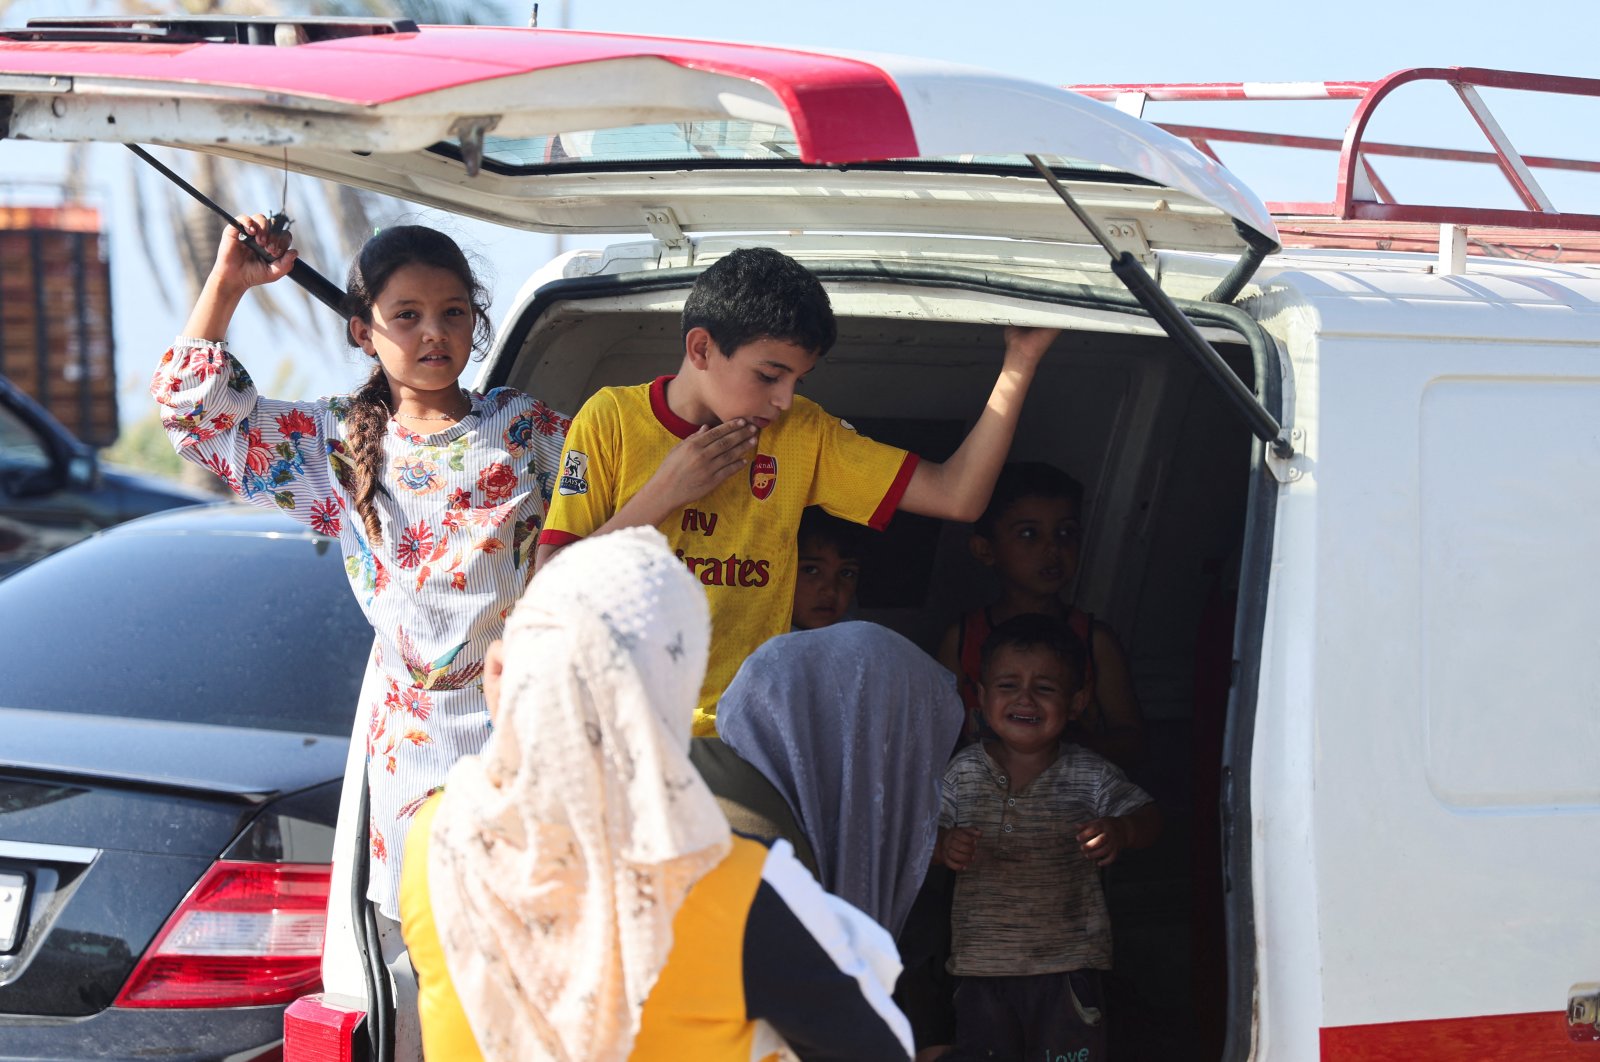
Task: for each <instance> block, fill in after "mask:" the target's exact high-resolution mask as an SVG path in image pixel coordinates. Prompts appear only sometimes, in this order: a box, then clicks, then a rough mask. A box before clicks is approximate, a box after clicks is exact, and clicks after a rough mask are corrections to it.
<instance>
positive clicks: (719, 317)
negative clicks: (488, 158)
mask: <svg viewBox="0 0 1600 1062" xmlns="http://www.w3.org/2000/svg"><path fill="white" fill-rule="evenodd" d="M836 334H837V330H836V327H835V324H834V318H833V308H832V307H831V306H830V305H829V303H828V295H827V293H826V292H825V291H823V289H822V285H821V284H820V283H819V282H818V281H817V279H816V277H814V276H812V275H811V273H810V272H808V271H807V270H806V269H805V268H804V267H803V266H801V265H800V264H799V263H798V262H796V261H794V260H793V259H792V258H789V257H788V256H787V255H784V254H781V253H779V252H778V251H775V250H772V249H771V248H766V247H747V248H740V249H738V250H736V251H733V252H731V253H730V254H728V255H726V256H725V257H723V258H721V259H719V260H718V261H717V262H715V263H714V264H713V265H711V266H710V267H709V268H708V269H706V271H705V272H704V273H702V274H701V275H700V278H699V279H698V280H696V281H695V285H694V288H693V290H692V291H690V293H689V298H688V299H687V300H686V301H685V302H684V306H683V344H684V355H683V364H682V366H681V367H680V368H679V370H678V373H677V375H675V376H663V377H661V378H659V379H657V380H655V381H653V382H650V383H644V384H637V385H634V386H632V387H606V388H603V389H601V390H600V391H599V392H597V393H596V394H595V395H594V396H593V397H592V398H590V399H589V401H588V402H586V403H584V406H583V408H582V409H581V410H579V411H578V415H577V416H576V417H574V418H573V420H572V428H571V430H570V431H569V432H568V433H567V440H566V451H565V452H564V453H563V455H562V461H561V466H562V467H561V475H560V478H559V479H558V480H557V481H556V491H555V495H554V497H553V499H552V501H551V505H550V514H549V516H548V517H547V518H546V519H545V524H544V531H543V532H542V533H541V534H540V536H539V554H538V560H539V563H543V562H544V560H545V559H546V558H548V557H549V556H550V555H551V554H553V553H554V552H555V551H556V550H559V549H560V548H561V547H563V546H565V545H568V544H570V543H572V542H575V541H577V540H578V539H580V538H585V537H587V536H590V535H595V534H602V533H604V532H607V531H615V530H617V529H619V528H623V527H636V526H641V525H649V526H653V527H656V528H657V529H659V530H660V531H661V532H662V534H664V535H666V536H667V539H668V541H669V542H670V543H671V544H672V548H673V550H674V552H676V553H677V555H678V556H679V557H680V558H682V560H683V562H684V564H685V565H686V566H687V567H688V568H689V570H690V572H692V573H693V574H694V575H695V576H696V577H697V578H698V579H699V580H700V582H701V584H702V585H703V586H705V587H706V594H707V598H708V600H709V603H710V607H711V659H710V662H709V664H708V666H707V668H706V678H705V684H704V686H702V687H701V691H700V703H699V706H698V707H697V708H696V710H695V720H694V733H695V735H696V736H697V737H706V736H711V735H713V734H715V733H716V710H717V709H716V705H717V698H718V697H720V696H721V695H722V691H723V690H724V689H726V688H727V685H728V683H729V681H730V680H731V679H732V678H733V675H734V672H736V671H737V670H738V669H739V665H740V664H741V663H743V661H744V658H745V657H747V656H749V655H750V653H751V652H752V651H753V650H754V649H755V648H756V647H757V646H759V645H760V644H761V643H762V642H764V641H766V640H767V639H768V638H770V637H772V636H773V635H775V634H780V633H782V632H784V631H786V630H788V629H789V620H790V610H791V606H792V603H793V600H794V583H795V566H796V565H795V545H794V543H795V532H796V530H797V528H798V527H799V524H800V514H801V512H802V511H803V510H804V509H805V507H806V506H807V505H820V506H821V507H822V508H824V509H826V510H827V511H828V512H830V513H833V514H834V515H835V516H838V517H841V518H843V519H845V520H850V521H852V522H854V523H858V524H866V525H867V526H869V527H873V528H876V529H878V530H882V529H883V528H884V527H886V526H887V525H888V522H889V519H890V517H892V516H893V515H894V513H895V511H896V509H905V510H907V511H908V512H914V513H921V514H922V515H925V516H934V517H940V518H943V519H947V520H961V521H971V520H974V519H976V518H977V517H978V514H979V513H981V512H982V511H983V508H984V506H985V504H987V502H988V500H989V492H990V491H991V490H992V489H993V487H994V480H995V476H996V475H997V474H998V473H999V471H1000V466H1001V464H1002V463H1003V462H1004V461H1005V457H1006V453H1007V451H1008V450H1009V449H1010V447H1011V438H1012V436H1013V435H1014V434H1015V432H1016V426H1017V419H1018V417H1019V415H1020V413H1021V411H1022V401H1023V397H1024V396H1025V395H1026V394H1027V390H1028V385H1029V384H1030V383H1031V382H1032V381H1033V374H1034V370H1035V369H1036V368H1037V367H1038V364H1039V359H1040V357H1041V356H1043V354H1044V351H1045V349H1046V348H1047V347H1048V346H1049V345H1050V343H1051V341H1052V340H1053V339H1054V338H1055V336H1056V332H1055V330H1053V329H1037V328H1007V329H1006V346H1005V363H1004V365H1003V367H1002V368H1001V370H1000V375H999V378H998V379H997V380H996V381H995V386H994V391H993V393H992V394H991V395H990V396H989V403H988V405H987V406H986V407H985V409H984V411H983V413H982V415H981V416H980V417H979V418H978V421H977V423H976V424H974V425H973V427H972V430H971V431H970V432H969V433H968V434H967V437H966V439H965V440H964V441H963V442H962V444H961V446H960V447H959V448H958V449H957V450H956V452H955V453H954V454H953V455H951V457H950V459H949V460H948V461H945V462H944V463H943V464H938V463H935V462H931V461H919V460H918V458H917V456H916V455H915V454H909V453H907V452H906V451H904V450H901V449H898V448H896V447H892V446H885V445H884V444H882V443H877V442H873V441H872V440H871V439H867V438H865V437H863V436H861V435H859V434H857V432H856V431H855V429H854V428H852V427H851V426H850V425H849V424H848V423H847V422H845V421H842V420H840V419H839V418H837V417H831V416H829V415H828V414H827V413H826V412H825V411H824V410H823V409H822V408H821V407H820V406H818V405H817V404H816V403H814V402H811V401H809V400H808V399H805V398H802V397H799V396H798V395H796V394H795V386H796V385H797V384H798V383H799V382H800V381H801V379H803V378H804V377H805V376H806V374H807V373H809V372H810V371H811V370H812V369H813V368H814V367H815V366H816V364H817V361H818V360H819V359H820V358H821V357H822V356H823V355H824V354H826V353H827V351H828V348H830V347H831V346H833V342H834V338H835V336H836Z"/></svg>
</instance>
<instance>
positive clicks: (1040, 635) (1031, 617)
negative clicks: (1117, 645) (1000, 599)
mask: <svg viewBox="0 0 1600 1062" xmlns="http://www.w3.org/2000/svg"><path fill="white" fill-rule="evenodd" d="M1002 649H1020V650H1027V649H1043V650H1045V651H1047V652H1050V653H1054V654H1055V656H1056V659H1058V660H1060V661H1061V663H1062V665H1063V666H1064V667H1065V668H1066V669H1067V670H1068V671H1070V672H1071V673H1072V680H1073V682H1074V683H1075V685H1074V689H1073V692H1076V691H1077V689H1079V688H1081V687H1082V686H1083V671H1084V666H1085V661H1086V660H1087V658H1088V651H1087V650H1086V649H1085V648H1084V646H1083V639H1082V638H1079V637H1078V636H1077V635H1076V634H1074V633H1072V628H1071V627H1068V626H1067V625H1066V624H1065V623H1063V622H1062V621H1061V620H1059V619H1056V617H1054V616H1047V615H1045V614H1044V613H1042V612H1024V613H1023V614H1022V615H1020V616H1012V617H1011V618H1010V619H1008V620H1006V621H1004V622H1003V623H997V624H995V625H994V629H993V630H992V631H990V632H989V637H988V638H986V639H984V643H983V665H982V670H981V672H980V674H982V675H983V677H984V679H985V680H987V679H988V677H989V664H990V662H991V661H992V660H993V659H994V656H995V654H996V653H998V652H999V651H1000V650H1002Z"/></svg>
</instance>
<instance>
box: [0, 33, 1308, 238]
mask: <svg viewBox="0 0 1600 1062" xmlns="http://www.w3.org/2000/svg"><path fill="white" fill-rule="evenodd" d="M346 25H347V27H348V31H347V32H340V31H339V29H338V25H337V24H330V23H328V22H327V21H326V20H306V19H298V20H293V21H285V20H244V19H235V20H218V19H205V20H184V19H122V20H105V19H96V20H90V19H50V20H44V19H40V20H35V21H34V22H33V23H30V28H29V29H26V30H7V31H0V129H3V131H4V133H5V135H7V136H10V137H13V138H18V139H32V140H58V141H116V142H143V143H156V144H166V145H171V146H177V147H185V148H192V149H197V150H202V151H211V152H214V153H217V154H222V155H228V156H231V157H235V158H242V159H249V160H253V161H256V162H259V163H261V164H262V165H266V166H272V167H281V166H283V165H285V164H287V165H288V166H289V168H291V169H294V170H297V171H300V172H303V173H308V174H313V175H315V176H318V177H325V178H327V179H329V180H336V181H340V182H342V183H346V184H354V185H359V186H361V187H365V188H370V189H373V190H376V191H381V192H385V193H389V194H391V195H397V196H400V197H402V198H405V199H410V200H413V201H415V202H419V203H423V204H426V205H429V206H435V207H440V208H443V209H447V210H451V211H454V212H458V213H463V214H468V215H472V216H475V217H480V218H484V219H486V220H490V221H495V222H499V223H501V224H506V225H513V226H520V227H524V228H529V229H537V230H542V231H548V232H566V233H583V232H632V231H640V230H641V229H643V228H645V227H646V226H647V225H648V226H649V227H651V228H656V229H659V228H668V229H677V230H681V231H683V232H697V231H720V232H733V231H745V230H752V231H774V230H791V229H826V230H831V231H840V230H852V231H870V232H912V233H952V232H954V233H963V234H972V235H993V236H1006V237H1021V238H1028V239H1056V240H1065V241H1070V242H1088V234H1087V233H1084V232H1082V231H1081V230H1080V229H1078V228H1077V226H1076V225H1075V223H1074V221H1073V218H1072V216H1071V215H1070V214H1068V213H1067V212H1066V211H1064V210H1062V209H1061V204H1060V202H1059V201H1058V199H1057V198H1056V196H1055V195H1054V194H1052V192H1051V191H1050V189H1048V188H1046V187H1045V186H1044V185H1043V184H1041V182H1040V181H1039V180H1038V176H1037V174H1036V173H1035V172H1034V170H1033V168H1032V166H1031V165H1030V164H1029V163H1028V162H1027V160H1026V159H1025V158H1024V156H1025V155H1028V154H1033V155H1039V156H1042V157H1044V158H1045V159H1046V160H1047V161H1048V162H1049V163H1050V164H1051V165H1052V167H1053V168H1055V170H1056V171H1057V173H1058V174H1059V175H1060V176H1061V178H1062V179H1063V180H1064V181H1066V182H1067V183H1068V184H1069V185H1071V186H1072V187H1073V188H1074V189H1075V191H1076V192H1077V194H1078V196H1079V198H1080V201H1082V202H1083V203H1084V204H1085V205H1086V207H1087V208H1088V209H1090V210H1091V211H1092V212H1093V213H1094V214H1095V215H1096V216H1097V217H1099V218H1102V219H1106V220H1112V219H1115V220H1119V221H1122V222H1127V223H1129V224H1127V225H1125V226H1123V228H1122V229H1119V231H1126V233H1127V238H1128V240H1129V241H1130V244H1131V245H1137V244H1139V243H1141V242H1142V243H1143V244H1145V245H1147V246H1148V247H1149V248H1156V249H1168V250H1196V251H1214V252H1222V253H1235V254H1237V253H1240V252H1241V251H1245V250H1248V249H1249V248H1250V247H1252V246H1255V247H1257V248H1261V249H1272V248H1275V247H1276V245H1277V231H1276V229H1275V228H1274V226H1273V223H1272V219H1271V217H1270V215H1269V214H1268V212H1267V210H1266V208H1265V206H1263V205H1262V203H1261V202H1260V201H1259V200H1258V199H1257V198H1256V196H1255V195H1254V194H1253V193H1251V192H1250V191H1249V189H1247V188H1246V187H1244V186H1243V185H1242V184H1241V183H1240V182H1239V181H1238V180H1237V179H1236V178H1234V177H1233V175H1232V174H1230V173H1229V172H1228V171H1227V170H1225V169H1223V168H1222V167H1221V166H1220V165H1218V164H1217V163H1216V162H1215V161H1214V160H1212V159H1210V158H1208V157H1207V156H1205V155H1204V154H1202V153H1201V152H1200V151H1198V150H1196V149H1195V148H1194V147H1193V146H1191V145H1190V144H1188V143H1185V142H1184V141H1182V140H1180V139H1178V138H1177V137H1174V136H1171V135H1169V134H1167V133H1165V132H1163V131H1161V130H1159V129H1157V128H1155V127H1154V126H1152V125H1149V124H1147V123H1145V122H1141V121H1139V120H1137V119H1134V118H1132V117H1130V116H1128V115H1125V114H1122V113H1121V112H1119V111H1116V110H1115V109H1113V108H1111V107H1108V106H1105V105H1104V104H1100V103H1096V102H1093V101H1091V100H1088V99H1086V98H1085V97H1082V96H1079V95H1077V94H1075V93H1071V92H1067V91H1065V90H1061V89H1054V88H1051V87H1049V86H1044V85H1040V84H1038V83H1034V82H1029V81H1025V80H1022V79H1020V78H1011V77H1006V76H1004V75H1000V74H994V73H989V72H987V71H981V70H975V69H971V68H966V67H959V66H954V65H948V64H938V63H931V62H926V61H921V60H912V59H905V58H900V57H884V56H872V57H853V56H846V55H838V54H824V53H816V52H799V51H794V50H790V49H784V48H777V47H767V46H759V45H731V44H719V43H710V42H698V41H680V40H667V39H659V38H650V37H633V36H621V35H614V34H600V33H581V32H567V31H559V30H530V29H511V28H486V27H460V26H449V27H446V26H439V27H431V26H430V27H427V28H425V29H422V30H420V31H416V30H415V28H414V27H412V26H411V25H410V24H409V23H405V22H396V23H389V24H384V23H376V24H375V23H373V22H372V21H371V20H367V21H358V22H350V23H347V24H346ZM244 41H259V42H262V43H240V42H244ZM302 42H303V43H302ZM713 169H717V170H725V171H727V170H733V171H737V172H736V173H723V174H721V175H719V177H718V178H717V179H716V180H714V181H707V180H705V171H707V170H713Z"/></svg>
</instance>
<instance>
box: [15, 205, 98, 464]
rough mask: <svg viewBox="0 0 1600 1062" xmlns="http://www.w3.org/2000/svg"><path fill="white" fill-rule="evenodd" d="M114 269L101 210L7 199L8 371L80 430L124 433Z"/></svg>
mask: <svg viewBox="0 0 1600 1062" xmlns="http://www.w3.org/2000/svg"><path fill="white" fill-rule="evenodd" d="M113 354H114V350H113V344H112V337H111V270H110V265H109V263H108V262H107V261H106V256H105V243H104V240H103V238H102V236H101V232H100V213H99V211H97V210H95V209H94V208H93V207H88V206H82V205H77V204H71V203H68V204H64V205H61V206H0V375H4V376H5V377H6V378H7V379H9V380H10V381H11V382H12V384H14V385H16V386H17V387H18V388H20V389H21V390H23V391H25V392H27V393H28V394H29V395H32V396H33V398H34V399H36V400H37V401H38V403H39V404H40V405H42V406H44V407H45V408H46V409H48V410H49V411H50V412H51V413H52V414H54V416H55V418H56V419H57V420H59V421H61V423H63V424H65V425H66V426H67V428H68V429H70V430H71V431H72V433H73V434H75V435H77V436H78V438H80V439H82V440H84V441H85V442H87V443H89V444H90V445H91V446H109V445H110V444H111V443H112V442H114V441H116V438H117V375H116V366H115V363H114V360H113Z"/></svg>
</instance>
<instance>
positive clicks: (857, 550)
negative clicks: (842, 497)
mask: <svg viewBox="0 0 1600 1062" xmlns="http://www.w3.org/2000/svg"><path fill="white" fill-rule="evenodd" d="M795 543H796V544H797V545H798V546H799V547H800V552H801V553H804V552H805V551H806V546H807V545H811V544H815V545H819V546H832V547H833V548H834V550H835V551H836V552H837V553H838V554H839V556H840V557H841V558H842V559H844V560H853V561H859V560H861V557H862V555H863V554H864V553H865V552H866V546H867V543H866V536H865V535H864V534H862V532H861V525H860V524H852V523H851V522H850V521H848V520H841V519H839V518H838V517H837V516H834V515H833V514H831V513H829V512H828V511H827V510H825V509H823V508H822V507H821V506H818V505H808V506H806V508H805V511H804V512H803V513H801V514H800V532H799V534H797V535H795Z"/></svg>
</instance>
